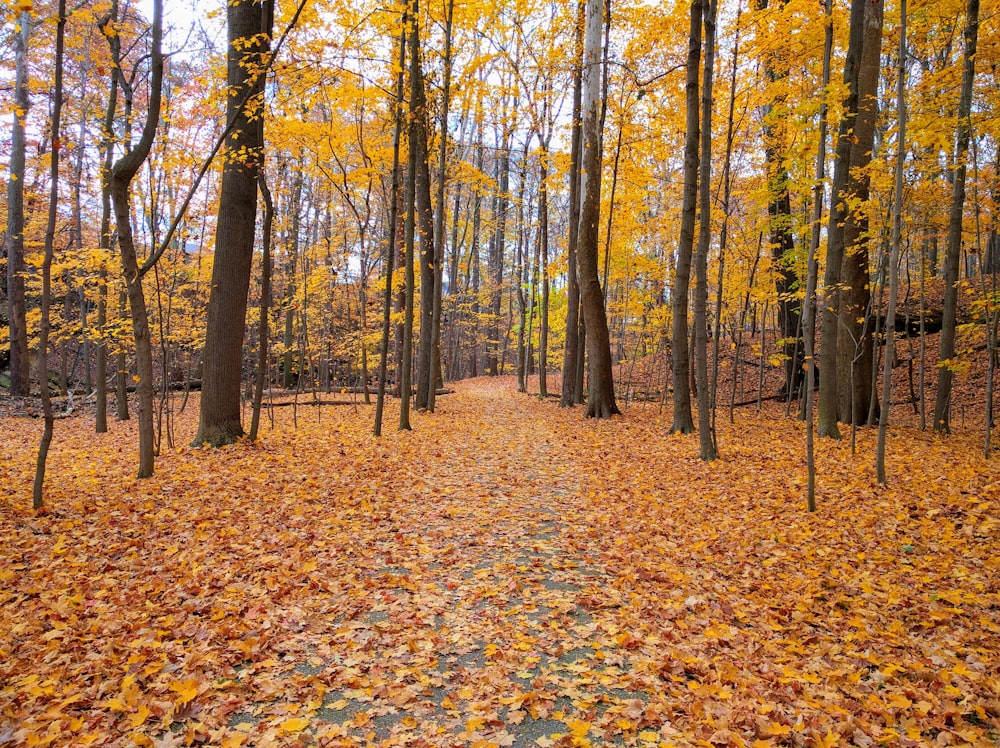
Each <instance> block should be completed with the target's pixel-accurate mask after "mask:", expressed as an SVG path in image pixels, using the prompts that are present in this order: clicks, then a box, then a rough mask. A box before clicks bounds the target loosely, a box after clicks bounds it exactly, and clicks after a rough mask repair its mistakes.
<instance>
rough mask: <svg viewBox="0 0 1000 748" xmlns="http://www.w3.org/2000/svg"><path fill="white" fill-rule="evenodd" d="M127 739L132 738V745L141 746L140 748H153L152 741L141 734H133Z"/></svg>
mask: <svg viewBox="0 0 1000 748" xmlns="http://www.w3.org/2000/svg"><path fill="white" fill-rule="evenodd" d="M129 737H130V738H132V742H133V743H135V744H136V745H138V746H142V748H152V746H153V739H152V738H150V737H149V736H148V735H143V734H142V733H141V732H133V733H132V734H131V735H129Z"/></svg>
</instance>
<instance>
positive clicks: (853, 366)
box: [837, 0, 883, 426]
mask: <svg viewBox="0 0 1000 748" xmlns="http://www.w3.org/2000/svg"><path fill="white" fill-rule="evenodd" d="M882 13H883V0H868V1H867V2H865V12H864V25H863V32H862V40H861V54H860V56H859V57H858V109H857V117H856V118H855V120H854V130H853V133H852V134H851V153H850V159H849V164H850V166H849V171H848V177H847V186H846V191H847V195H849V196H850V199H851V201H852V202H854V203H858V204H860V206H861V207H860V208H859V209H856V210H848V211H847V212H846V215H845V220H844V230H843V231H844V233H843V237H844V255H843V258H842V263H841V268H840V282H841V287H842V289H843V290H842V291H841V294H840V307H839V309H838V314H839V319H838V324H837V331H838V334H839V337H838V339H837V372H838V377H839V378H838V385H839V387H838V392H839V407H838V410H839V413H840V420H841V421H847V422H848V423H851V424H853V425H856V426H859V425H861V424H862V423H864V422H866V421H867V420H868V411H869V404H870V403H871V400H872V394H873V392H872V389H873V388H872V372H873V371H874V367H875V356H874V348H873V336H872V330H871V323H870V318H871V287H870V284H869V262H868V241H869V240H868V216H867V212H866V211H867V206H866V203H867V202H868V198H869V193H870V184H871V177H870V176H869V173H868V169H867V167H868V165H869V164H870V163H871V154H872V148H873V146H874V139H875V116H876V113H877V105H878V78H879V64H880V55H881V46H882ZM876 415H877V408H876Z"/></svg>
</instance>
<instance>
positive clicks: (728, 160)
mask: <svg viewBox="0 0 1000 748" xmlns="http://www.w3.org/2000/svg"><path fill="white" fill-rule="evenodd" d="M742 12H743V3H742V0H739V2H737V4H736V31H735V39H734V40H733V64H732V69H731V71H730V75H729V106H728V113H729V114H728V116H727V118H726V155H725V158H724V159H723V162H722V227H721V228H720V229H719V274H718V282H717V283H716V293H715V335H714V337H713V341H712V345H713V352H712V383H711V386H712V397H711V401H712V431H713V433H714V432H715V417H716V407H717V404H718V403H717V397H716V395H717V393H718V391H719V346H720V345H721V342H722V282H723V278H724V277H725V273H724V271H725V263H726V250H727V248H728V246H729V211H730V202H731V199H732V187H733V180H732V156H733V141H734V139H735V126H736V116H735V115H736V78H737V71H738V70H739V52H740V17H741V16H742ZM735 373H736V367H735V362H734V366H733V372H732V388H733V391H735V389H736V377H735Z"/></svg>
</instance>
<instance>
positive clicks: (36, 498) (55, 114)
mask: <svg viewBox="0 0 1000 748" xmlns="http://www.w3.org/2000/svg"><path fill="white" fill-rule="evenodd" d="M153 7H154V21H153V23H154V26H153V28H154V38H155V33H156V21H157V19H158V18H159V16H158V15H155V13H156V9H157V8H158V7H159V6H158V5H156V4H154V6H153ZM57 17H58V22H57V25H56V49H55V81H54V84H53V87H52V99H53V101H52V126H51V130H52V154H51V161H50V165H49V180H50V182H49V214H48V221H47V223H46V226H45V255H44V258H43V259H42V320H41V324H40V326H39V331H38V382H39V384H40V385H41V394H42V412H43V414H44V417H45V428H44V430H43V432H42V440H41V442H40V443H39V445H38V459H37V461H36V462H35V481H34V485H33V487H32V497H31V506H32V508H33V509H41V508H42V505H43V503H44V487H45V466H46V462H47V460H48V455H49V447H50V445H51V444H52V432H53V429H54V424H55V418H54V416H53V414H52V397H51V395H50V393H49V376H48V372H49V360H48V359H49V347H48V345H49V327H50V320H49V312H50V307H51V304H52V259H53V255H54V254H55V236H56V215H57V209H58V203H59V151H60V150H61V147H62V145H61V139H60V132H61V131H60V120H61V117H62V104H63V101H62V99H63V47H64V40H65V30H66V0H59V6H58V11H57ZM154 62H155V58H154ZM154 81H155V72H154Z"/></svg>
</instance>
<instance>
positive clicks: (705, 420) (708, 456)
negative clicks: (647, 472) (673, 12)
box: [694, 0, 719, 462]
mask: <svg viewBox="0 0 1000 748" xmlns="http://www.w3.org/2000/svg"><path fill="white" fill-rule="evenodd" d="M718 8H719V5H718V0H710V2H709V3H708V4H707V5H705V6H704V13H705V70H704V75H703V85H702V118H701V164H700V167H699V171H700V173H699V176H698V178H699V180H700V185H699V186H700V195H699V202H700V205H699V211H700V214H701V215H700V218H701V225H700V227H699V230H698V249H697V252H696V253H695V258H694V266H695V288H694V345H695V369H696V375H695V381H696V383H697V394H698V439H699V442H700V449H701V459H703V460H705V461H706V462H711V461H712V460H714V459H715V458H716V457H718V450H717V448H716V444H715V433H714V431H713V429H712V404H711V393H710V392H709V389H708V311H707V308H708V245H709V242H710V241H711V238H712V84H713V76H714V71H715V19H716V16H717V14H718Z"/></svg>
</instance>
